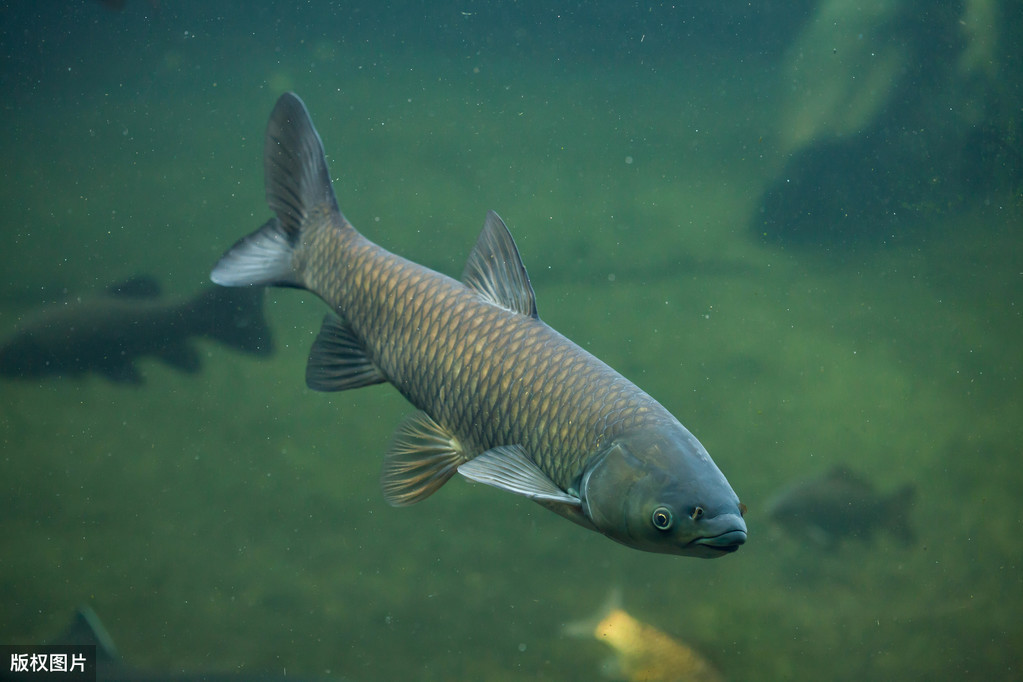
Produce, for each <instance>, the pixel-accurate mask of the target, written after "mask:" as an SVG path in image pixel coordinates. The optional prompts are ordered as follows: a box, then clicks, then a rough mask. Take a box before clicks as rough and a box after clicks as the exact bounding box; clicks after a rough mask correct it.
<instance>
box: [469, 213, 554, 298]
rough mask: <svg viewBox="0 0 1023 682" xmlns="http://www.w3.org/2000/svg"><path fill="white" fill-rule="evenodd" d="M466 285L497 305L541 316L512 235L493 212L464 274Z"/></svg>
mask: <svg viewBox="0 0 1023 682" xmlns="http://www.w3.org/2000/svg"><path fill="white" fill-rule="evenodd" d="M462 282H464V283H465V285H466V286H467V287H469V288H470V289H472V290H473V291H475V292H477V293H478V294H480V295H481V296H482V297H483V298H485V299H486V300H487V301H489V302H491V303H493V304H494V305H497V306H500V307H502V308H506V309H508V310H511V311H512V312H516V313H522V314H523V315H528V316H529V317H534V318H535V317H537V314H536V296H535V295H534V294H533V287H532V286H531V285H530V284H529V275H527V274H526V267H525V266H524V265H523V264H522V257H521V256H519V250H518V247H516V246H515V240H513V239H512V236H511V233H510V232H509V231H508V228H507V226H505V224H504V221H503V220H501V218H500V216H498V215H497V214H496V213H494V212H493V211H488V212H487V220H486V222H485V223H484V224H483V231H482V232H480V236H479V239H477V240H476V246H474V247H473V249H472V253H471V254H469V262H468V263H466V264H465V270H464V271H463V272H462Z"/></svg>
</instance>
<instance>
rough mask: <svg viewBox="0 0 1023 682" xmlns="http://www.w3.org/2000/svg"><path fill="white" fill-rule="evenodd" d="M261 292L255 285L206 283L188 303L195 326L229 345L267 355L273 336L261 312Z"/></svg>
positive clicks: (205, 334)
mask: <svg viewBox="0 0 1023 682" xmlns="http://www.w3.org/2000/svg"><path fill="white" fill-rule="evenodd" d="M264 294H265V292H264V291H263V289H261V288H257V287H243V288H240V289H222V288H221V287H210V288H209V289H206V290H205V291H203V292H202V293H200V294H199V296H198V298H196V299H193V302H192V303H191V304H190V305H191V308H192V314H193V315H195V317H196V321H195V325H196V328H197V329H199V330H200V333H201V334H203V335H204V336H208V337H209V338H212V339H216V340H217V341H220V342H221V343H223V344H226V345H228V346H231V347H232V348H237V349H238V350H241V351H244V352H246V353H252V354H253V355H269V354H270V353H272V352H273V336H272V334H271V332H270V325H268V324H267V322H266V317H265V316H264V315H263V298H264Z"/></svg>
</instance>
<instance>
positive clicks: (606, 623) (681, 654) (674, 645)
mask: <svg viewBox="0 0 1023 682" xmlns="http://www.w3.org/2000/svg"><path fill="white" fill-rule="evenodd" d="M620 601H621V599H620V596H619V594H618V593H617V592H615V593H613V594H612V595H611V599H610V600H609V603H608V604H607V605H606V606H605V607H604V608H603V609H601V611H600V613H598V615H597V616H596V617H595V618H592V619H589V620H585V621H580V622H578V623H570V624H569V625H566V626H565V634H568V635H571V636H573V637H594V638H595V639H596V640H597V641H599V642H603V643H605V644H607V645H608V646H609V647H611V648H612V649H614V652H615V655H614V658H613V659H612V660H611V661H609V662H608V663H607V664H606V665H605V666H604V672H605V673H606V674H607V675H608V676H609V677H611V678H612V679H618V680H628V682H641V681H642V682H723V680H724V677H722V675H721V673H720V672H719V671H718V670H717V669H716V668H715V667H714V666H713V665H711V663H710V662H709V661H707V660H706V659H705V658H703V657H702V656H701V655H700V654H698V653H697V652H696V651H695V650H694V649H693V648H692V647H690V646H688V645H687V644H683V643H682V642H680V641H679V640H677V639H676V638H674V637H672V636H671V635H669V634H666V633H664V632H661V631H660V630H658V629H657V628H655V627H654V626H652V625H648V624H647V623H644V622H642V621H639V620H637V619H635V618H633V617H632V616H630V615H629V614H628V613H626V612H625V611H624V610H623V609H622V608H621V606H620V604H619V602H620Z"/></svg>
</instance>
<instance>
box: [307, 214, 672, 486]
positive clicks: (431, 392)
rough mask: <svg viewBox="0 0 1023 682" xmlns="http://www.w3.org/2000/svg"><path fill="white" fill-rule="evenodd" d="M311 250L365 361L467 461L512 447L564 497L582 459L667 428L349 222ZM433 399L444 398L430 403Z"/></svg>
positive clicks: (557, 340)
mask: <svg viewBox="0 0 1023 682" xmlns="http://www.w3.org/2000/svg"><path fill="white" fill-rule="evenodd" d="M309 248H310V249H316V250H322V251H324V252H328V253H336V254H338V260H337V261H335V262H334V263H331V265H330V272H328V273H325V272H320V271H318V270H317V268H318V267H322V264H324V261H325V259H323V258H315V257H312V258H308V259H306V262H307V263H308V264H307V265H306V269H305V271H304V274H305V276H306V277H307V278H308V281H309V287H308V288H309V289H310V290H311V291H313V292H314V293H316V294H317V295H319V296H320V297H321V298H323V299H324V301H326V302H327V303H328V304H329V305H330V306H331V307H332V308H333V309H334V310H335V311H337V312H338V313H339V314H340V315H341V316H342V317H344V319H345V320H346V321H347V322H348V323H349V324H350V325H351V327H352V328H353V329H354V330H355V331H356V332H357V333H358V334H359V336H360V337H361V338H362V339H363V340H364V342H365V344H366V347H367V348H368V349H371V350H372V351H375V352H371V356H372V357H373V358H374V360H375V361H376V363H377V364H378V366H379V368H380V369H381V370H382V372H383V373H384V375H385V376H386V377H387V378H388V380H389V381H390V382H391V383H392V384H394V386H395V387H396V388H398V390H399V391H401V393H402V395H404V396H405V398H406V399H408V401H409V402H411V403H412V404H413V405H415V406H416V407H418V408H419V409H421V410H423V411H425V412H427V413H428V414H430V415H431V416H432V417H434V419H436V420H437V421H438V423H440V424H442V425H443V426H445V427H448V428H449V429H450V430H451V432H452V433H453V434H454V435H455V436H456V437H457V438H458V439H459V441H460V442H461V443H462V444H463V446H464V447H465V449H466V454H467V455H468V456H470V457H472V456H475V455H478V454H480V453H481V452H484V451H486V450H489V449H490V448H492V447H494V446H497V445H507V444H513V443H520V444H522V445H523V446H525V448H526V449H527V450H528V451H529V452H531V453H532V454H533V456H534V458H535V460H536V463H537V464H538V465H539V466H540V468H541V469H543V470H544V471H545V472H546V473H547V474H548V475H550V476H551V478H552V479H553V480H554V481H555V482H556V483H558V484H559V485H561V486H563V487H568V486H570V485H571V484H572V483H573V480H574V478H575V477H576V476H577V475H578V472H579V469H580V468H581V467H582V465H583V463H584V462H585V460H586V458H587V457H588V456H589V455H590V453H592V452H593V451H594V450H595V449H596V447H597V446H598V445H599V444H600V443H601V442H603V441H606V440H610V439H612V438H614V436H615V435H616V433H618V432H619V431H620V430H621V429H623V428H630V427H634V426H638V425H641V424H643V423H645V422H651V423H652V422H656V421H659V420H660V421H672V420H673V419H674V418H673V417H672V416H671V414H670V413H668V412H667V410H665V409H664V408H663V407H661V406H660V404H658V403H656V402H655V401H654V400H653V399H652V398H651V397H650V396H648V395H647V394H646V393H644V392H643V391H642V390H640V389H639V388H637V387H636V386H635V385H632V384H630V383H629V382H628V381H627V380H626V379H624V377H622V376H621V375H619V374H618V373H617V372H615V371H614V370H613V369H611V368H610V367H608V366H607V365H606V364H604V363H603V362H602V361H600V360H598V359H597V358H596V357H594V356H593V355H591V354H590V353H588V352H586V351H585V350H583V349H582V348H580V347H579V346H577V345H576V344H575V343H573V342H572V341H570V340H568V339H567V338H565V337H564V336H562V335H561V334H560V333H558V332H557V331H555V330H554V329H552V328H551V327H549V326H547V325H546V324H544V323H543V322H541V321H539V320H536V319H533V318H529V317H526V316H524V315H520V314H518V313H514V312H511V311H509V310H505V309H503V308H499V307H498V306H495V305H493V304H491V303H488V302H486V301H483V300H481V299H480V298H479V296H478V295H477V294H475V293H474V292H472V291H471V290H469V289H468V288H467V287H465V285H463V284H461V283H460V282H457V281H455V280H453V279H451V278H450V277H447V276H445V275H442V274H440V273H437V272H434V271H432V270H429V269H428V268H425V267H423V266H421V265H418V264H416V263H413V262H411V261H408V260H406V259H404V258H401V257H400V256H397V255H395V254H392V253H390V252H388V251H386V250H384V249H382V248H380V247H377V246H375V245H373V244H370V243H368V242H367V241H366V240H365V238H363V237H361V235H358V233H356V232H354V228H352V227H351V226H350V224H349V223H347V221H344V222H343V223H342V222H339V223H330V224H325V225H323V226H322V227H321V228H319V230H318V234H317V237H316V239H315V240H314V241H313V242H312V243H311V244H310V247H309ZM445 368H448V369H447V371H445ZM583 386H585V388H586V390H585V391H583V390H580V389H581V387H583ZM438 393H443V394H444V395H445V396H448V398H447V399H446V400H444V401H443V402H442V403H440V404H438V403H437V401H436V396H437V394H438ZM610 396H613V399H610V400H609V397H610ZM609 404H610V405H611V406H610V407H609ZM566 453H567V456H566Z"/></svg>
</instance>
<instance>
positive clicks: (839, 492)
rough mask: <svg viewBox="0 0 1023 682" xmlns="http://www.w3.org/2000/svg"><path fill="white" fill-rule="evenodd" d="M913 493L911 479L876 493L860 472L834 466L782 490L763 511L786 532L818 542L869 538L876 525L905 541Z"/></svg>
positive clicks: (827, 544) (909, 530)
mask: <svg viewBox="0 0 1023 682" xmlns="http://www.w3.org/2000/svg"><path fill="white" fill-rule="evenodd" d="M915 496H916V491H915V488H914V486H913V485H912V484H906V485H904V486H902V487H901V488H899V489H898V490H895V491H894V492H892V493H891V494H890V495H880V494H878V493H877V492H876V491H875V490H874V486H873V485H871V484H870V482H869V481H867V480H866V479H864V478H863V477H861V476H859V475H857V474H856V473H855V472H853V471H851V470H850V469H848V468H846V467H844V466H836V467H834V468H833V469H831V470H829V471H828V472H826V473H825V474H823V475H822V476H818V477H817V478H813V479H810V480H807V481H802V482H799V483H796V484H794V485H792V486H790V487H788V488H786V489H785V490H782V491H781V492H780V493H778V495H776V496H775V497H774V498H773V499H772V500H771V501H770V502H768V505H767V515H768V517H769V518H771V519H772V520H773V521H774V522H775V523H777V524H778V525H779V526H780V527H782V528H783V529H784V530H785V531H786V532H788V533H791V534H792V535H795V536H797V537H800V538H802V539H805V540H807V541H809V542H811V543H813V544H816V545H819V546H821V547H833V546H835V545H837V544H839V543H840V542H841V541H842V540H844V539H846V538H858V539H861V540H869V539H870V538H871V537H872V536H873V535H874V533H875V532H877V531H878V530H880V529H884V530H886V531H888V532H889V533H891V534H892V535H893V536H894V537H895V538H896V539H898V540H899V541H901V542H904V543H907V544H909V543H911V542H913V540H914V538H915V535H914V533H913V529H912V528H911V527H910V525H909V510H910V508H911V506H912V504H913V500H914V498H915Z"/></svg>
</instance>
